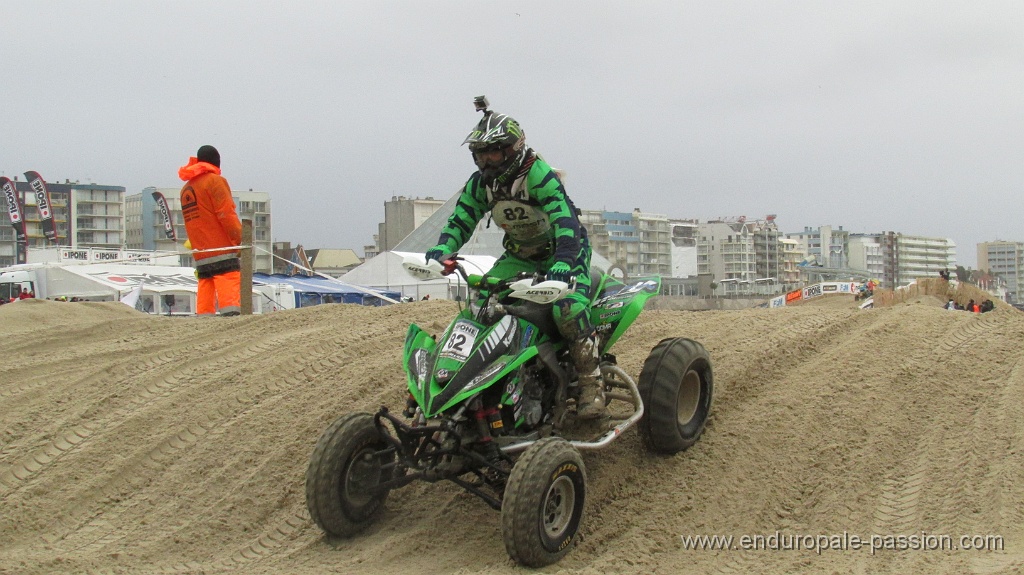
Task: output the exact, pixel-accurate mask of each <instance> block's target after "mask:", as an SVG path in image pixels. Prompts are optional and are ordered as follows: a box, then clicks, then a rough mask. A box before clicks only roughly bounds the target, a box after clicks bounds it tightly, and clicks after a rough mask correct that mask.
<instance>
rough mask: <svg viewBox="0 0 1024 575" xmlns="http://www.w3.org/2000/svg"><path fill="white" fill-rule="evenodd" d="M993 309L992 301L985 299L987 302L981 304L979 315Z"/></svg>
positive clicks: (994, 305)
mask: <svg viewBox="0 0 1024 575" xmlns="http://www.w3.org/2000/svg"><path fill="white" fill-rule="evenodd" d="M995 307H996V304H994V303H992V300H990V299H987V300H985V301H983V302H981V313H985V312H987V311H992V310H993V309H995Z"/></svg>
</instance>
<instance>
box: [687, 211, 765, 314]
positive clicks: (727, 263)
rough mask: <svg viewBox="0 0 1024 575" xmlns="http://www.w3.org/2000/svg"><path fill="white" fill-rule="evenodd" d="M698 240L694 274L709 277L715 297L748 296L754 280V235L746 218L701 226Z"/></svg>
mask: <svg viewBox="0 0 1024 575" xmlns="http://www.w3.org/2000/svg"><path fill="white" fill-rule="evenodd" d="M698 230H699V234H700V235H699V236H698V239H697V274H698V275H704V276H710V278H711V281H712V283H714V284H717V285H718V288H717V289H716V290H715V293H719V294H725V295H737V294H748V293H752V292H753V291H754V285H755V283H754V280H755V279H757V267H756V259H757V258H756V256H755V252H754V234H752V233H751V230H750V228H749V227H748V226H747V224H746V223H745V218H738V219H719V220H712V221H709V222H706V223H703V224H700V226H699V228H698Z"/></svg>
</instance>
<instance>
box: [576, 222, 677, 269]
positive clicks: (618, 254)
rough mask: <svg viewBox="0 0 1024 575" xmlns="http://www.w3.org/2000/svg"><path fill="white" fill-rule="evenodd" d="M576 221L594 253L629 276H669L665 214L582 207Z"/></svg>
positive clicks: (670, 265) (669, 263)
mask: <svg viewBox="0 0 1024 575" xmlns="http://www.w3.org/2000/svg"><path fill="white" fill-rule="evenodd" d="M580 223H581V224H583V226H584V227H586V228H587V237H588V238H589V239H590V245H591V247H592V248H593V250H594V252H595V253H598V254H600V255H602V256H604V257H605V258H607V259H608V260H609V261H610V262H611V263H612V265H614V266H619V267H621V268H622V269H623V270H624V271H625V272H626V275H628V276H629V277H642V276H653V275H660V276H664V277H669V276H671V275H672V242H671V240H670V233H671V232H670V229H669V227H670V226H669V219H668V216H664V215H661V214H648V213H644V212H641V211H640V210H639V209H635V210H633V211H632V212H631V213H627V212H610V211H605V210H582V213H581V215H580Z"/></svg>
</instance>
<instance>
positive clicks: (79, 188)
mask: <svg viewBox="0 0 1024 575" xmlns="http://www.w3.org/2000/svg"><path fill="white" fill-rule="evenodd" d="M14 185H15V190H16V191H17V194H18V201H19V202H20V203H21V207H22V216H23V218H24V222H25V231H26V235H27V240H28V244H27V247H29V248H45V247H54V246H58V245H60V246H69V247H75V248H86V247H97V248H114V249H119V248H121V246H122V245H123V244H124V238H125V216H124V193H125V189H124V187H122V186H106V185H98V184H81V183H78V182H70V181H68V180H65V181H64V183H53V182H47V183H46V187H47V189H48V190H49V192H50V203H51V208H52V211H53V219H54V223H55V224H56V229H57V241H56V242H54V241H52V240H48V239H47V238H46V236H45V235H44V233H43V227H42V222H41V219H40V217H39V208H38V205H37V203H36V196H35V193H34V192H33V191H32V189H31V188H30V187H29V184H28V182H21V181H15V182H14ZM0 206H2V208H3V212H4V213H7V211H8V206H7V200H6V198H5V197H4V196H3V195H0ZM19 249H21V248H19V247H18V245H17V240H16V237H15V234H14V228H13V227H12V226H11V225H10V221H9V220H8V221H7V223H6V225H0V267H3V266H9V265H14V264H16V263H18V259H17V258H18V250H19Z"/></svg>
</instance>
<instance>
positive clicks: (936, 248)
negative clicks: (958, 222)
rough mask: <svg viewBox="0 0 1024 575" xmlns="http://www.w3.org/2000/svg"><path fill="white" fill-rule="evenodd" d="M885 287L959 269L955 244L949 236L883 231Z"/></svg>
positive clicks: (882, 250)
mask: <svg viewBox="0 0 1024 575" xmlns="http://www.w3.org/2000/svg"><path fill="white" fill-rule="evenodd" d="M879 244H880V245H881V253H882V262H883V272H882V287H889V288H891V287H895V286H899V285H906V284H908V283H910V282H911V281H913V280H915V279H917V278H922V277H935V276H938V275H939V272H940V271H943V270H952V269H954V268H956V244H955V243H954V242H953V240H951V239H949V238H930V237H925V236H912V235H907V234H901V233H899V232H882V233H881V234H880V236H879Z"/></svg>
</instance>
